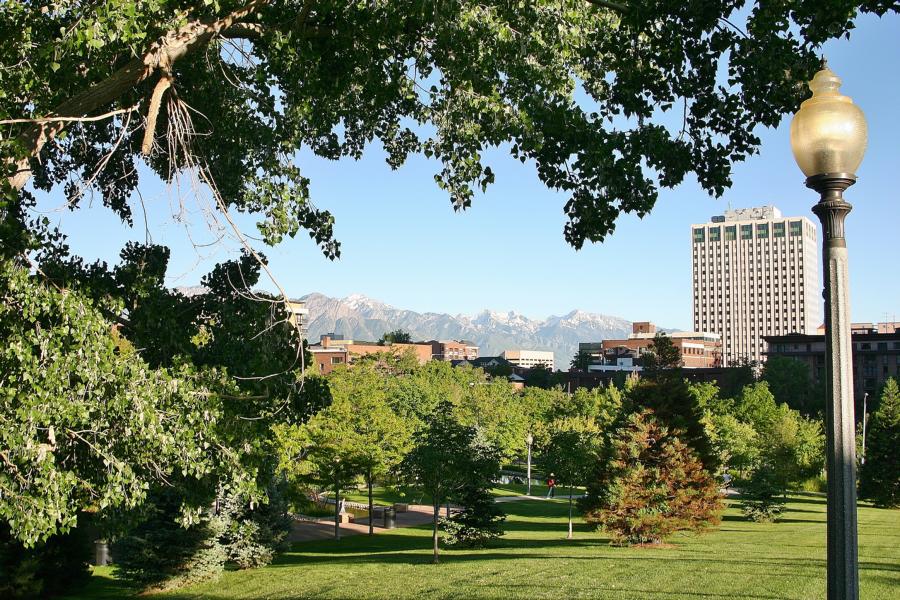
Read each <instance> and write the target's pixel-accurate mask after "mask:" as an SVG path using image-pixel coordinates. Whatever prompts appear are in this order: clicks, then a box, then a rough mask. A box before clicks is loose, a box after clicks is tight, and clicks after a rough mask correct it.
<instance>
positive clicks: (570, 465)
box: [541, 418, 602, 539]
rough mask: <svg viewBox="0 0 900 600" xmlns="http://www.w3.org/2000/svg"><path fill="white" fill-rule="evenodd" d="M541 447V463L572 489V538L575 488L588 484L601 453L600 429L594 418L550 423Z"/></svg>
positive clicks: (561, 483)
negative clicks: (544, 442) (573, 492)
mask: <svg viewBox="0 0 900 600" xmlns="http://www.w3.org/2000/svg"><path fill="white" fill-rule="evenodd" d="M548 430H549V431H548V433H549V435H548V440H547V442H546V444H544V445H543V446H542V448H541V465H542V466H543V468H544V472H545V473H551V474H553V475H554V476H555V477H556V478H557V481H558V482H559V484H560V485H563V486H568V488H569V538H570V539H571V538H572V488H573V487H574V486H580V485H585V484H587V483H588V480H589V478H590V474H591V471H592V470H593V468H594V466H595V465H596V464H597V459H598V458H599V455H600V450H601V444H602V438H601V436H600V428H599V427H598V426H597V424H596V423H595V422H594V420H593V419H592V418H568V419H558V420H556V421H553V422H552V423H550V425H549V426H548Z"/></svg>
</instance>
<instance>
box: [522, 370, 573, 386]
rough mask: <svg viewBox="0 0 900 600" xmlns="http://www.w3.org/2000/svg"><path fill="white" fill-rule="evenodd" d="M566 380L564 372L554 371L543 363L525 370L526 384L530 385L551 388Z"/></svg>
mask: <svg viewBox="0 0 900 600" xmlns="http://www.w3.org/2000/svg"><path fill="white" fill-rule="evenodd" d="M564 381H565V375H564V374H563V373H561V372H559V373H554V372H553V371H551V370H550V369H548V368H547V366H546V365H543V364H536V365H534V366H533V367H531V368H530V369H528V370H527V371H525V385H526V386H529V387H539V388H543V389H545V390H549V389H550V388H554V387H556V386H559V385H562V384H563V382H564Z"/></svg>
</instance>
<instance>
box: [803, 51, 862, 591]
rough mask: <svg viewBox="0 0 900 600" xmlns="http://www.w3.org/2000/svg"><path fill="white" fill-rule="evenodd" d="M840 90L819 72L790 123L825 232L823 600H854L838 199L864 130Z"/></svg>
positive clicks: (848, 353) (845, 304)
mask: <svg viewBox="0 0 900 600" xmlns="http://www.w3.org/2000/svg"><path fill="white" fill-rule="evenodd" d="M840 86H841V79H840V78H839V77H838V76H837V75H835V73H834V72H833V71H831V69H829V68H828V67H827V66H824V65H823V68H822V70H821V71H819V72H818V73H816V75H815V76H814V77H813V79H812V81H811V82H810V83H809V88H810V89H811V90H812V93H813V95H812V97H811V98H809V99H807V100H806V101H804V102H803V104H801V105H800V110H799V111H797V114H795V115H794V118H793V120H792V121H791V149H792V150H793V152H794V158H795V160H796V161H797V165H798V166H799V167H800V170H801V171H803V173H804V174H805V175H806V186H807V187H809V188H811V189H813V190H815V191H816V192H818V193H819V196H820V200H819V202H818V204H816V205H815V206H813V209H812V210H813V212H814V213H815V214H816V216H817V217H819V220H820V221H821V222H822V229H823V231H824V237H823V240H822V246H823V249H822V255H823V264H824V278H825V293H824V297H825V354H826V358H825V368H826V372H827V377H826V398H825V421H826V423H825V438H826V461H825V469H826V473H827V479H828V520H827V529H828V600H858V598H859V573H858V564H857V562H858V555H857V534H856V424H855V419H854V414H853V355H852V345H851V344H852V342H851V335H850V290H849V277H848V262H847V243H846V239H845V237H844V220H845V218H846V216H847V214H848V213H849V212H850V209H851V208H852V207H851V206H850V203H849V202H847V201H846V200H844V197H843V193H844V190H846V189H847V188H848V187H850V186H851V185H853V184H854V183H856V174H855V173H856V170H857V168H859V165H860V163H861V162H862V158H863V154H864V153H865V151H866V141H867V131H866V119H865V117H864V116H863V113H862V111H861V110H860V109H859V107H858V106H856V105H855V104H853V101H852V100H851V99H850V98H848V97H847V96H844V95H842V94H841V93H840Z"/></svg>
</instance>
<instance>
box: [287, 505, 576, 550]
mask: <svg viewBox="0 0 900 600" xmlns="http://www.w3.org/2000/svg"><path fill="white" fill-rule="evenodd" d="M572 497H573V498H581V495H580V494H575V495H573V496H572ZM554 499H555V500H568V499H569V497H568V496H567V495H565V494H557V495H556V497H555V498H554ZM521 500H548V498H547V497H546V496H500V497H498V498H495V499H494V502H497V503H504V502H519V501H521ZM454 508H456V507H454ZM444 510H445V509H441V516H446V515H445V514H444ZM433 518H434V508H433V507H431V506H428V505H426V504H410V505H409V510H407V511H406V512H398V513H397V519H396V522H395V524H396V526H397V527H415V526H417V525H425V524H426V523H431V522H432V519H433ZM382 524H383V521H382V519H380V518H378V517H376V518H375V533H379V532H382V531H385V529H384V528H383V527H381V525H382ZM367 533H369V519H368V518H364V519H359V520H355V521H354V522H353V523H341V537H345V536H348V535H363V534H367ZM330 539H334V520H333V519H323V520H320V521H294V525H293V528H292V530H291V533H290V535H288V541H289V542H308V541H311V540H330Z"/></svg>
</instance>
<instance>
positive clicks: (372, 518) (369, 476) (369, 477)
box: [366, 469, 375, 535]
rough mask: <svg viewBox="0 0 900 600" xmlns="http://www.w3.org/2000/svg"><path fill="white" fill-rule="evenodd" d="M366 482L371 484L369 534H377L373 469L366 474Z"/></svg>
mask: <svg viewBox="0 0 900 600" xmlns="http://www.w3.org/2000/svg"><path fill="white" fill-rule="evenodd" d="M366 483H367V484H368V485H369V535H375V530H374V527H375V526H374V525H373V523H374V521H375V511H373V510H372V509H373V508H374V504H373V503H372V469H369V472H368V473H367V474H366Z"/></svg>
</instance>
